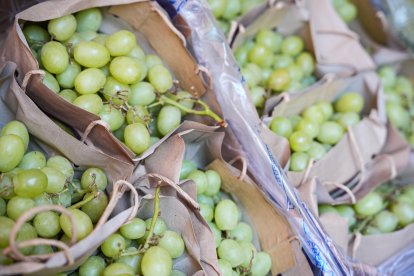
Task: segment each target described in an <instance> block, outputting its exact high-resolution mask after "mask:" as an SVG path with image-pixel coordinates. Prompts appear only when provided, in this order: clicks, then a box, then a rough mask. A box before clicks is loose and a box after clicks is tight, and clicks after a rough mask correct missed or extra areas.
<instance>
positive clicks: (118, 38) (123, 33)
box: [105, 30, 136, 57]
mask: <svg viewBox="0 0 414 276" xmlns="http://www.w3.org/2000/svg"><path fill="white" fill-rule="evenodd" d="M135 45H136V38H135V35H134V34H133V33H132V32H130V31H127V30H120V31H117V32H115V33H113V34H111V35H110V36H109V37H108V38H107V39H106V42H105V46H106V48H107V49H108V50H109V53H110V54H111V56H114V57H118V56H124V55H127V54H128V53H129V52H131V50H132V49H133V47H134V46H135Z"/></svg>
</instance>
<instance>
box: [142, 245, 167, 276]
mask: <svg viewBox="0 0 414 276" xmlns="http://www.w3.org/2000/svg"><path fill="white" fill-rule="evenodd" d="M141 270H142V274H143V275H144V276H152V275H157V276H164V275H165V276H169V275H170V273H171V270H172V259H171V256H170V255H169V253H168V251H167V250H165V249H164V248H162V247H159V246H153V247H150V248H149V249H148V250H147V252H145V254H144V256H143V257H142V261H141Z"/></svg>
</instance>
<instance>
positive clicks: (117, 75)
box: [2, 0, 223, 161]
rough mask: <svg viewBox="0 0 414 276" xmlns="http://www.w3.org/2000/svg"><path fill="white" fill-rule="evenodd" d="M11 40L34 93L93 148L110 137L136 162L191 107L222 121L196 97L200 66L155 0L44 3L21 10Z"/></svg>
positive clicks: (8, 54) (118, 151)
mask: <svg viewBox="0 0 414 276" xmlns="http://www.w3.org/2000/svg"><path fill="white" fill-rule="evenodd" d="M137 18H138V19H139V20H138V19H137ZM20 26H22V27H20ZM166 41H168V43H166ZM5 43H6V45H5V47H4V50H3V52H2V59H6V60H12V61H15V62H16V63H17V64H18V72H19V74H18V76H17V79H18V81H19V83H20V84H23V83H22V80H23V79H24V78H26V79H29V76H31V77H30V79H29V80H28V81H27V89H26V93H27V94H28V95H29V97H31V98H32V99H33V100H34V102H35V103H36V104H37V105H38V106H39V107H40V108H42V109H43V110H45V112H46V113H47V114H49V115H50V116H52V117H54V118H57V119H59V120H60V121H62V122H64V123H65V124H67V125H69V126H71V127H72V128H74V129H75V130H77V131H78V132H79V133H80V134H81V135H82V136H83V138H85V137H88V138H90V140H91V141H92V142H93V145H95V146H96V147H98V148H101V147H103V146H104V145H107V144H111V149H112V151H111V152H109V153H108V154H111V155H115V156H122V157H123V158H125V159H129V160H130V161H133V160H132V158H133V157H135V156H136V155H142V154H143V153H144V152H145V151H146V150H147V149H148V148H149V147H150V146H151V145H152V144H153V143H155V142H156V141H158V140H159V138H161V137H163V136H165V135H166V134H168V133H170V132H171V131H172V130H174V129H175V128H177V127H178V126H179V125H180V123H181V121H182V120H183V117H184V115H186V114H191V113H193V114H196V115H205V116H210V117H211V118H212V120H213V121H215V122H217V123H218V124H220V123H223V122H222V120H221V118H220V117H219V116H217V115H216V114H215V113H214V112H213V111H211V109H210V108H209V107H208V106H207V105H206V104H205V103H204V102H203V101H201V100H200V99H199V98H198V97H199V96H201V95H203V94H204V93H205V92H206V87H205V85H204V83H203V79H202V78H201V74H202V73H201V70H200V68H199V67H198V65H197V64H196V63H195V61H194V59H193V58H192V56H191V55H190V53H189V52H188V50H187V49H186V48H185V41H184V38H183V37H182V34H181V33H179V32H178V31H177V30H176V29H175V28H174V27H173V25H172V24H171V22H170V21H169V18H168V17H167V15H166V14H165V13H164V12H163V10H162V9H161V7H160V6H159V5H158V4H157V3H156V2H153V1H137V0H135V1H133V0H129V1H115V0H96V1H88V2H85V1H79V0H78V1H75V2H73V1H72V2H70V5H69V3H66V4H65V3H60V2H59V3H58V2H56V1H47V2H43V3H41V4H38V5H36V6H33V7H31V8H29V9H27V10H25V11H23V12H21V13H19V14H18V15H17V16H16V19H15V23H14V26H13V28H12V29H11V30H10V32H9V35H8V37H7V40H6V42H5ZM12 45H13V46H12ZM16 45H18V46H17V47H18V49H17V50H16ZM36 58H37V59H36ZM39 69H42V70H39ZM108 130H109V131H108ZM112 133H113V134H114V135H112ZM122 142H124V143H122ZM125 145H126V147H125Z"/></svg>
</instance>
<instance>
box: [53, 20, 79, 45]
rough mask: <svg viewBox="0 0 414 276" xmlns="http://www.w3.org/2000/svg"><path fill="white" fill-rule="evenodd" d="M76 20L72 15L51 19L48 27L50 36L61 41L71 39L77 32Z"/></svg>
mask: <svg viewBox="0 0 414 276" xmlns="http://www.w3.org/2000/svg"><path fill="white" fill-rule="evenodd" d="M76 24H77V23H76V18H75V17H74V16H73V15H71V14H68V15H64V16H62V17H59V18H55V19H51V20H50V21H49V23H48V25H47V30H48V31H49V33H50V35H51V36H52V37H53V38H54V39H56V40H59V41H64V40H67V39H69V37H71V36H72V35H73V34H74V33H75V31H76Z"/></svg>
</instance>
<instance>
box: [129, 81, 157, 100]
mask: <svg viewBox="0 0 414 276" xmlns="http://www.w3.org/2000/svg"><path fill="white" fill-rule="evenodd" d="M155 98H156V95H155V92H154V87H153V86H152V85H151V84H150V83H148V82H145V81H142V82H137V83H134V84H132V85H131V92H130V96H129V99H128V103H129V104H130V105H149V104H151V103H152V102H154V101H155Z"/></svg>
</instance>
